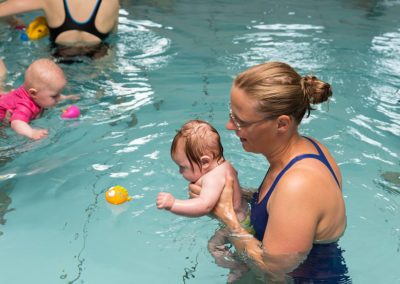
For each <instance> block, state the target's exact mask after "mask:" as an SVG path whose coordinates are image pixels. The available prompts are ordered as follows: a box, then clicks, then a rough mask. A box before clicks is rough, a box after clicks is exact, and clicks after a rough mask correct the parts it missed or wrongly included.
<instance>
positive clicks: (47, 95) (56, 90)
mask: <svg viewBox="0 0 400 284" xmlns="http://www.w3.org/2000/svg"><path fill="white" fill-rule="evenodd" d="M63 89H64V85H59V86H56V87H51V86H48V87H46V88H42V89H39V90H38V91H37V93H36V95H35V96H33V97H32V99H33V100H34V101H35V103H36V104H37V105H38V106H40V107H42V108H51V107H53V106H54V105H56V104H57V103H58V102H59V100H60V98H61V92H62V90H63Z"/></svg>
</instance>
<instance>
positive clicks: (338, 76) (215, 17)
mask: <svg viewBox="0 0 400 284" xmlns="http://www.w3.org/2000/svg"><path fill="white" fill-rule="evenodd" d="M399 13H400V1H333V0H332V1H331V0H329V1H322V2H321V1H314V0H312V1H307V2H302V3H297V2H294V1H280V2H271V1H255V2H254V3H251V5H247V4H243V2H240V1H239V2H238V1H218V2H215V1H214V2H211V1H206V2H196V1H195V2H193V1H179V2H174V1H157V0H151V1H135V3H131V2H129V1H121V9H120V17H119V27H118V33H117V34H116V35H111V36H110V45H111V49H110V50H109V55H108V56H106V57H104V58H101V59H99V60H95V61H93V60H90V59H83V60H82V62H81V63H73V64H60V66H61V68H62V69H63V70H64V72H65V74H66V77H67V79H68V84H67V86H66V89H65V91H64V93H65V94H79V95H80V96H81V97H82V98H81V100H79V101H77V102H76V105H78V106H79V108H80V110H81V116H80V117H79V118H78V119H74V120H63V119H61V118H60V114H61V111H62V110H63V109H65V108H66V107H67V106H68V104H69V103H70V102H65V103H64V102H62V104H60V105H57V106H55V107H54V108H53V109H50V110H47V111H46V112H45V114H44V116H43V117H42V118H41V119H39V120H35V121H33V122H32V126H33V127H36V128H47V129H49V131H50V135H49V137H48V138H47V139H44V140H42V141H29V140H27V139H24V138H21V137H19V136H17V135H16V134H15V133H13V132H12V130H11V129H10V128H7V127H2V128H1V129H0V137H1V138H0V225H1V226H0V255H2V256H3V257H2V258H1V260H0V267H2V268H3V270H2V271H1V279H2V281H4V282H5V283H11V284H14V283H26V282H29V281H30V282H34V283H51V284H53V283H57V282H59V283H99V284H101V283H119V284H124V283H160V281H161V282H162V283H226V279H227V277H228V274H229V269H225V268H222V267H219V266H218V265H217V264H216V263H215V261H214V259H213V258H212V256H211V255H210V253H209V251H208V249H207V246H208V241H209V239H210V238H211V237H212V236H213V235H214V233H215V231H216V230H217V229H218V228H219V224H218V221H217V220H215V219H212V218H210V217H208V216H205V217H202V218H184V217H180V216H175V215H173V214H170V213H169V212H164V211H159V210H157V208H156V206H155V199H156V196H157V194H158V192H160V191H165V192H171V193H173V194H174V196H176V197H177V198H180V199H187V198H188V188H187V182H186V181H185V180H184V179H183V178H182V176H181V175H180V174H179V170H178V168H177V166H176V165H175V164H174V162H173V161H172V160H171V157H170V146H171V142H172V139H173V137H174V135H175V133H176V129H179V128H180V127H181V126H182V124H183V123H184V122H186V121H187V120H189V119H194V118H199V119H204V120H208V121H209V122H210V123H212V124H213V125H214V126H215V127H216V128H217V130H218V131H219V132H220V135H221V139H222V143H223V146H224V150H225V151H224V154H225V157H226V158H227V159H228V160H230V161H231V162H232V163H233V165H234V166H235V168H236V169H237V170H238V173H239V179H240V181H241V184H242V186H244V187H255V188H256V187H258V186H259V184H260V183H261V181H262V179H263V177H264V175H265V173H266V170H267V168H268V162H267V161H266V160H265V158H263V157H262V156H259V155H253V154H249V153H246V152H245V151H243V149H242V147H241V144H240V141H239V140H238V138H237V137H236V135H235V134H234V133H232V132H230V131H226V130H225V124H226V122H227V119H228V111H227V103H228V96H229V92H230V88H231V84H232V80H233V78H234V77H235V76H236V74H238V73H239V72H241V71H243V70H244V69H246V68H247V67H249V66H252V65H254V64H258V63H261V62H263V61H272V60H279V61H284V62H288V63H289V64H291V65H292V66H294V67H295V68H296V70H298V71H299V73H300V74H301V75H310V74H313V75H316V76H317V77H318V78H320V79H322V80H324V81H327V82H329V83H331V84H332V89H333V97H332V99H331V100H330V102H329V104H322V105H318V106H316V110H315V111H314V112H313V113H312V114H311V116H310V117H309V118H307V119H304V121H303V122H302V125H301V127H300V129H301V132H302V134H303V135H309V136H312V137H315V138H316V139H318V140H320V141H321V142H323V143H324V144H325V145H326V146H327V147H328V148H329V149H330V151H331V153H332V154H333V155H334V157H335V158H336V159H337V161H338V164H339V165H340V167H341V170H342V176H343V181H344V182H343V195H344V197H345V202H346V206H347V216H348V225H347V230H346V232H345V234H344V236H343V237H342V238H341V240H340V242H339V244H340V246H341V247H342V248H343V250H344V257H345V260H346V263H347V266H348V269H349V275H350V276H351V277H352V279H353V282H354V283H371V284H372V283H397V282H398V281H399V279H400V274H399V273H397V271H398V268H397V266H398V263H399V258H400V256H399V251H400V222H399V220H400V218H399V209H400V203H399V202H400V201H399V199H400V160H399V155H400V146H399V145H400V143H399V136H400V77H399V74H400V53H399V51H400V48H399V43H400V26H399V22H398V14H399ZM36 16H37V13H34V14H27V15H24V16H21V19H23V20H24V21H25V22H30V21H31V20H32V19H34V18H35V17H36ZM0 38H1V41H0V57H1V58H2V59H3V60H4V61H5V64H6V66H7V69H8V77H7V81H6V83H7V87H9V88H10V89H11V88H15V87H18V86H19V85H21V84H22V82H23V74H24V70H25V69H26V68H27V66H28V65H29V64H30V63H31V61H32V60H34V59H37V58H40V57H48V56H49V52H50V50H49V48H48V43H49V42H48V40H47V39H44V40H41V41H27V42H22V41H21V40H20V32H19V31H15V30H12V29H11V28H9V27H8V26H6V25H5V24H4V23H2V22H0ZM115 185H120V186H123V187H125V188H126V189H127V190H128V193H129V196H132V197H133V198H132V200H131V201H129V202H126V203H124V204H122V205H120V206H119V205H118V206H117V205H112V204H108V203H107V202H106V201H105V192H106V191H107V190H108V189H109V188H111V187H113V186H115ZM366 252H367V253H366ZM21 256H23V257H21ZM49 259H56V261H50V262H49ZM377 259H379V261H378V262H377V261H376V260H377ZM44 267H45V269H43V268H44ZM21 271H22V272H23V273H21ZM260 279H261V278H260V277H259V275H257V274H256V273H252V272H250V273H247V274H245V275H244V276H243V278H242V279H241V280H240V281H237V282H236V283H262V282H263V281H262V280H260Z"/></svg>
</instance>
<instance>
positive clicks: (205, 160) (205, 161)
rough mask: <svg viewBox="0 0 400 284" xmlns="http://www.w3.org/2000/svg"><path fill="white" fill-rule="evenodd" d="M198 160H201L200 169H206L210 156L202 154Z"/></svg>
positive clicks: (209, 162)
mask: <svg viewBox="0 0 400 284" xmlns="http://www.w3.org/2000/svg"><path fill="white" fill-rule="evenodd" d="M200 160H201V169H202V170H206V169H208V167H209V166H210V164H211V157H210V156H207V155H204V156H201V158H200Z"/></svg>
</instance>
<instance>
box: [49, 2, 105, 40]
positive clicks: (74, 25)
mask: <svg viewBox="0 0 400 284" xmlns="http://www.w3.org/2000/svg"><path fill="white" fill-rule="evenodd" d="M101 1H102V0H98V1H97V3H96V6H95V7H94V9H93V12H92V14H91V15H90V17H89V19H88V20H87V21H84V22H78V21H76V20H75V19H74V18H73V17H72V15H71V13H70V11H69V8H68V3H67V0H63V4H64V14H65V19H64V22H63V23H62V24H61V26H59V27H57V28H51V27H49V30H50V41H52V42H55V40H56V38H57V37H58V36H59V35H60V34H61V33H62V32H65V31H70V30H79V31H85V32H88V33H90V34H92V35H94V36H97V37H98V38H100V39H101V40H104V39H105V38H106V37H107V36H108V34H107V33H106V34H104V33H102V32H99V31H98V30H97V28H96V26H95V20H96V16H97V12H98V11H99V8H100V4H101Z"/></svg>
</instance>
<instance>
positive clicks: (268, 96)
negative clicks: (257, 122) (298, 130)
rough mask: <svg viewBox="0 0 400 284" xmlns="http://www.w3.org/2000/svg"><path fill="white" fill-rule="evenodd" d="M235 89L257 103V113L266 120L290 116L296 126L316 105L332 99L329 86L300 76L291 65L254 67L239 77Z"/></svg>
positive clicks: (272, 63)
mask: <svg viewBox="0 0 400 284" xmlns="http://www.w3.org/2000/svg"><path fill="white" fill-rule="evenodd" d="M233 84H234V86H235V87H237V88H239V89H241V90H243V91H244V92H245V93H246V94H247V95H248V96H249V97H250V98H253V99H256V100H258V102H259V107H258V109H257V111H258V112H259V113H260V114H262V115H264V117H265V118H267V119H268V118H270V119H274V118H277V117H279V116H281V115H289V116H292V117H293V118H294V119H295V120H296V121H297V123H300V122H301V120H302V119H303V117H304V115H305V113H306V111H307V117H308V116H310V111H311V110H313V108H312V107H311V105H312V104H319V103H322V102H325V101H327V100H328V98H329V97H331V96H332V89H331V85H330V84H328V83H325V82H323V81H321V80H319V79H318V78H317V77H315V76H304V77H302V76H300V75H299V74H298V73H297V72H296V71H295V70H294V69H293V68H292V67H291V66H289V65H288V64H286V63H282V62H267V63H262V64H259V65H256V66H254V67H251V68H249V69H247V70H246V71H244V72H243V73H241V74H239V75H238V76H237V77H236V78H235V80H234V83H233Z"/></svg>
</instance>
